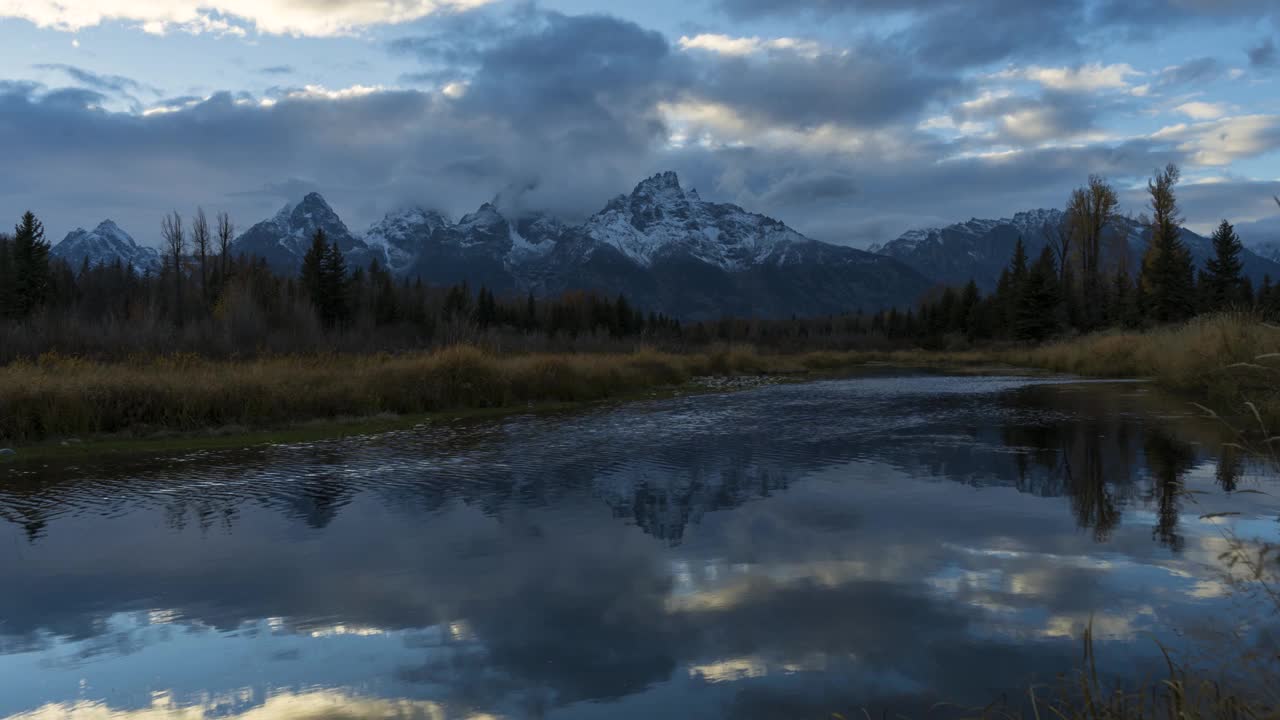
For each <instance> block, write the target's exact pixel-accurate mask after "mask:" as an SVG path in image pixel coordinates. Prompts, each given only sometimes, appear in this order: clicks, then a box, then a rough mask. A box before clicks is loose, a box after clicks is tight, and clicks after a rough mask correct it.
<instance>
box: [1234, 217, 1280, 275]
mask: <svg viewBox="0 0 1280 720" xmlns="http://www.w3.org/2000/svg"><path fill="white" fill-rule="evenodd" d="M1236 234H1237V235H1239V236H1240V240H1241V242H1243V243H1244V246H1245V247H1247V248H1249V249H1250V250H1252V251H1254V252H1255V253H1257V254H1259V255H1261V256H1262V257H1265V258H1267V259H1269V260H1272V261H1274V262H1277V263H1280V215H1277V216H1275V217H1269V218H1263V219H1261V220H1257V221H1254V222H1251V223H1240V224H1239V225H1237V226H1236ZM1273 279H1277V278H1273Z"/></svg>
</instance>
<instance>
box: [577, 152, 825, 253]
mask: <svg viewBox="0 0 1280 720" xmlns="http://www.w3.org/2000/svg"><path fill="white" fill-rule="evenodd" d="M583 231H584V232H585V233H586V234H587V235H589V236H590V237H592V238H594V239H595V240H596V241H598V242H600V243H603V244H606V245H611V246H613V247H615V248H617V249H618V250H619V251H621V252H622V254H623V255H626V256H627V257H628V258H630V259H632V260H634V261H635V262H637V263H639V264H640V265H645V266H648V265H652V264H653V262H654V261H655V260H657V259H659V258H661V257H662V256H663V255H664V254H667V253H671V252H683V253H686V254H688V255H690V256H692V257H694V258H696V259H698V260H701V261H702V262H705V263H707V264H709V265H714V266H716V267H719V268H722V269H724V270H729V271H738V270H744V269H747V268H750V267H753V266H756V265H759V264H760V263H762V262H764V261H765V260H766V259H767V258H768V257H769V256H770V255H773V254H774V253H775V252H777V251H779V250H780V249H782V248H783V247H785V246H786V245H787V244H789V243H800V242H807V241H808V238H806V237H804V236H803V235H801V234H800V233H798V232H796V231H794V230H792V229H791V228H789V227H787V226H786V225H784V224H783V223H781V222H779V221H777V220H774V219H773V218H769V217H765V216H764V215H757V214H755V213H749V212H747V211H745V210H743V209H742V208H740V207H738V206H736V205H726V204H717V203H710V202H704V201H703V200H702V199H701V198H700V197H698V194H697V191H694V190H690V191H688V192H685V191H684V189H683V188H681V187H680V180H679V178H678V177H677V176H676V174H675V173H673V172H666V173H662V174H660V175H655V176H653V177H651V178H649V179H647V180H645V181H643V182H641V183H640V184H639V185H637V186H636V189H635V191H633V192H632V193H631V195H630V196H626V195H620V196H618V197H616V198H614V199H613V200H612V201H610V202H609V204H608V206H606V207H605V209H604V210H603V211H601V212H600V213H597V214H596V215H594V216H592V217H591V219H589V220H587V222H586V224H585V225H584V226H583Z"/></svg>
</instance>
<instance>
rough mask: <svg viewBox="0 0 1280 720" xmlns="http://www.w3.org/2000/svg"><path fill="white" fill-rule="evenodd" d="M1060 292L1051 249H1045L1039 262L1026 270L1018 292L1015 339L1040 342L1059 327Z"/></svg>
mask: <svg viewBox="0 0 1280 720" xmlns="http://www.w3.org/2000/svg"><path fill="white" fill-rule="evenodd" d="M1061 304H1062V291H1061V288H1060V286H1059V282H1058V269H1057V266H1056V265H1055V263H1054V259H1053V250H1052V249H1051V248H1048V247H1046V248H1045V249H1044V251H1043V252H1041V253H1040V259H1039V260H1037V261H1036V264H1035V265H1033V266H1032V267H1031V269H1030V270H1029V271H1027V277H1026V280H1025V281H1024V282H1023V287H1022V292H1021V293H1020V296H1019V298H1018V305H1017V307H1018V312H1017V322H1016V324H1015V325H1014V336H1015V337H1017V338H1018V339H1019V340H1031V341H1034V342H1041V341H1044V340H1047V339H1048V338H1050V337H1052V336H1053V335H1054V334H1056V333H1057V332H1058V331H1059V330H1060V329H1061V327H1062V323H1061V321H1060V319H1059V313H1060V311H1061Z"/></svg>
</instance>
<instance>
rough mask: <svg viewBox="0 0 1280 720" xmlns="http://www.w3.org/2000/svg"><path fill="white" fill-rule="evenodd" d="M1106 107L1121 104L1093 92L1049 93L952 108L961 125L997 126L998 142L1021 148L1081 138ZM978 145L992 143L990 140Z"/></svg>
mask: <svg viewBox="0 0 1280 720" xmlns="http://www.w3.org/2000/svg"><path fill="white" fill-rule="evenodd" d="M1122 103H1123V101H1121V103H1120V104H1122ZM1102 104H1106V105H1108V106H1114V105H1116V104H1117V103H1116V102H1115V101H1111V102H1106V103H1103V101H1101V100H1099V99H1097V97H1096V96H1095V95H1094V94H1092V93H1078V92H1061V91H1045V92H1043V93H1041V94H1040V95H1038V96H1029V95H1010V96H1008V97H997V98H992V99H990V100H989V101H986V102H982V103H979V104H969V105H959V106H956V107H955V108H953V109H952V111H951V116H952V118H953V119H955V121H956V122H957V123H960V122H974V121H980V122H992V123H995V131H996V133H997V134H998V137H997V138H996V139H997V140H999V141H1001V142H1007V143H1012V144H1015V145H1018V144H1022V143H1025V142H1036V141H1044V140H1050V139H1066V138H1071V137H1077V136H1079V135H1081V134H1083V133H1085V132H1088V131H1090V130H1093V129H1095V128H1096V127H1097V119H1098V117H1099V115H1100V114H1101V112H1102V110H1101V109H1100V107H1099V105H1102ZM961 142H974V141H969V140H962V141H961ZM977 142H980V143H981V144H984V145H986V144H989V141H988V140H986V139H983V140H981V141H977Z"/></svg>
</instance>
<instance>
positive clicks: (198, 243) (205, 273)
mask: <svg viewBox="0 0 1280 720" xmlns="http://www.w3.org/2000/svg"><path fill="white" fill-rule="evenodd" d="M212 242H213V237H212V236H211V235H210V234H209V220H208V219H207V218H206V217H205V215H204V208H202V207H198V208H196V216H195V217H194V218H192V220H191V244H192V245H193V246H194V247H195V251H196V256H197V257H199V258H200V297H201V298H203V299H204V300H206V301H207V300H208V298H209V246H210V245H211V244H212Z"/></svg>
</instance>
